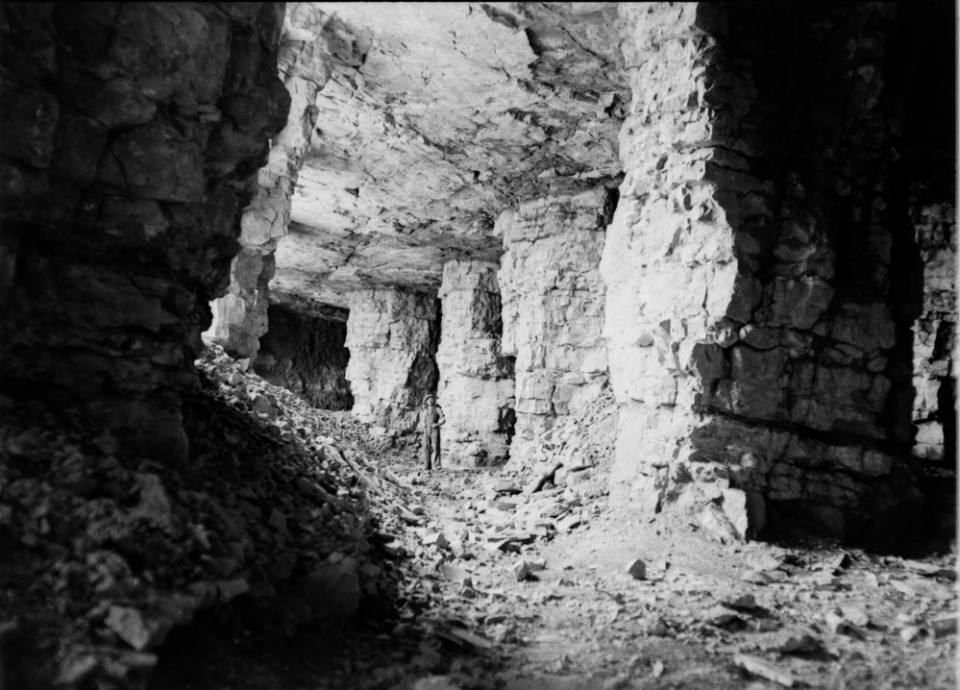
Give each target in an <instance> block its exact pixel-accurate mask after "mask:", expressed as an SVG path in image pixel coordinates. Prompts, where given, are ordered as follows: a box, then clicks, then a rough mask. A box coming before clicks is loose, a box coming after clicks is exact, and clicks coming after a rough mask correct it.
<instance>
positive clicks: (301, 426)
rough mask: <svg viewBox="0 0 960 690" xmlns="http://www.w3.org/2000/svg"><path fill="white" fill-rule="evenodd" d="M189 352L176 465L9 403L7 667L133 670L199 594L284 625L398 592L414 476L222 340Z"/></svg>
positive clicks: (24, 676) (200, 605)
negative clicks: (258, 372) (184, 454)
mask: <svg viewBox="0 0 960 690" xmlns="http://www.w3.org/2000/svg"><path fill="white" fill-rule="evenodd" d="M199 365H200V371H201V372H202V375H203V379H204V385H203V387H202V389H201V390H198V391H197V392H196V393H194V394H193V395H191V396H189V397H188V399H187V400H186V402H185V415H184V416H185V426H186V428H187V431H188V435H189V437H190V441H191V456H190V460H189V462H188V463H186V464H184V465H182V466H173V465H170V464H166V465H165V464H161V463H156V462H151V461H147V460H144V459H142V458H137V457H125V456H123V455H121V454H120V453H119V452H118V447H117V445H116V443H115V441H114V440H113V438H112V437H111V436H109V435H108V434H105V433H103V434H99V435H98V434H97V432H95V431H94V430H91V429H85V428H80V427H72V428H63V430H58V426H57V425H58V424H61V425H62V424H63V423H64V420H61V419H56V418H54V417H52V416H51V415H50V414H48V413H43V412H39V411H36V410H30V409H14V408H13V407H12V406H11V405H9V404H7V405H4V406H3V408H2V411H0V413H2V416H3V420H2V424H0V453H2V459H0V550H2V551H3V553H4V558H2V559H0V587H2V589H0V592H2V594H0V630H2V633H0V639H2V640H3V642H4V644H3V648H4V650H13V651H12V652H11V651H6V652H5V654H4V662H5V669H4V672H5V673H6V676H5V677H3V680H6V681H8V682H9V683H11V684H12V685H13V686H15V687H21V686H24V687H32V686H38V687H46V686H49V685H50V684H51V683H52V682H54V681H55V682H57V683H59V684H63V685H78V684H81V683H83V682H92V681H93V680H96V682H97V683H98V686H99V687H113V686H114V685H122V686H132V685H136V684H137V683H138V682H139V680H140V679H142V678H143V677H145V676H146V675H147V674H145V673H144V671H145V670H149V669H151V668H152V667H154V666H155V665H156V664H157V649H158V648H159V647H160V646H161V645H162V644H163V642H164V640H165V639H166V638H167V636H168V634H169V633H170V632H171V630H172V629H173V628H174V627H175V626H181V625H185V624H187V623H189V622H190V621H191V619H192V618H193V617H194V615H195V614H196V613H197V612H199V611H201V610H209V609H212V610H214V611H215V612H221V613H222V612H224V611H225V609H227V608H228V607H226V606H225V605H226V604H232V606H231V607H229V608H230V611H231V614H230V615H231V616H233V618H231V623H230V625H235V626H239V627H242V628H245V629H246V628H249V629H253V630H255V631H257V633H258V634H260V635H261V636H266V637H270V636H279V637H283V636H289V635H291V634H292V633H294V632H295V631H296V630H297V628H298V627H299V626H302V625H305V624H315V623H317V622H318V621H325V620H328V619H331V618H342V617H345V616H349V615H351V614H353V613H355V612H357V611H358V610H360V609H361V608H362V607H367V608H369V607H375V605H376V604H377V603H378V602H388V601H389V600H390V599H392V598H393V597H394V596H395V595H396V588H397V582H398V580H399V579H400V574H399V570H398V569H397V567H396V565H395V564H394V563H393V561H392V560H391V559H393V558H395V556H396V555H397V553H398V552H399V551H400V547H399V542H397V539H398V536H396V535H402V534H403V529H404V523H403V522H402V520H401V517H400V516H409V515H410V513H409V511H408V510H407V509H406V508H404V507H402V506H403V505H404V504H406V503H407V500H406V494H407V493H409V491H408V490H405V489H404V488H403V487H402V486H400V485H399V484H397V483H396V482H395V481H394V482H391V480H390V474H389V472H387V471H384V472H377V471H375V470H374V468H373V467H372V466H371V464H370V460H369V459H368V457H369V456H370V455H371V453H372V452H375V451H376V447H375V446H373V444H372V443H371V445H370V446H369V447H359V446H358V445H357V443H356V442H355V441H348V442H347V443H346V444H343V443H340V444H339V447H338V444H337V443H336V442H335V441H334V438H333V437H334V436H336V437H337V438H341V437H343V438H347V439H363V438H364V437H365V434H364V429H363V427H362V425H359V424H358V423H356V422H353V421H352V420H350V419H349V418H348V417H342V416H338V415H336V414H335V413H327V414H326V415H324V414H320V413H318V412H317V411H315V410H312V408H310V407H309V406H307V405H306V404H305V403H303V401H301V400H299V399H298V398H296V397H295V396H293V395H292V394H290V393H288V392H286V391H284V390H283V389H279V388H275V387H273V386H270V385H269V384H267V383H266V382H264V381H262V380H261V379H259V378H258V377H254V376H247V375H245V374H244V373H243V372H242V370H241V367H240V366H238V365H237V364H236V363H234V362H233V360H231V359H229V358H227V357H226V356H225V355H223V353H222V351H220V350H208V351H207V353H206V354H205V356H204V358H203V359H202V360H201V361H200V362H199ZM61 428H62V427H61ZM387 535H393V536H387ZM391 542H396V545H392V544H391ZM224 620H225V621H226V620H227V616H226V614H224Z"/></svg>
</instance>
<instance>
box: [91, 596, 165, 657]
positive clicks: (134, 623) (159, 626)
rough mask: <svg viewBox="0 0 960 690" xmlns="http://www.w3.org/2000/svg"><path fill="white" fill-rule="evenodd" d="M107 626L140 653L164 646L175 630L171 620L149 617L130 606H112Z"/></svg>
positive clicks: (108, 613) (108, 614)
mask: <svg viewBox="0 0 960 690" xmlns="http://www.w3.org/2000/svg"><path fill="white" fill-rule="evenodd" d="M105 624H106V626H107V627H108V628H110V629H111V630H113V631H114V632H115V633H116V634H117V635H118V636H119V637H120V639H121V640H123V641H124V642H126V643H127V644H128V645H130V646H131V647H133V648H134V649H135V650H137V651H138V652H142V651H143V650H145V649H155V648H156V647H159V646H160V645H161V644H163V641H164V640H166V639H167V635H169V634H170V631H171V630H172V629H173V624H174V621H173V620H171V619H169V618H163V617H153V616H147V615H145V614H144V613H142V612H141V611H140V610H139V609H135V608H132V607H128V606H111V607H110V609H109V611H108V612H107V618H106V621H105Z"/></svg>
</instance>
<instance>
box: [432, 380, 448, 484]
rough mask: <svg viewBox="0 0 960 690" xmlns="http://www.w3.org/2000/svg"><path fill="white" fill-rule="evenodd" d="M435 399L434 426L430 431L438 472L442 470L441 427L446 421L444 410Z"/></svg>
mask: <svg viewBox="0 0 960 690" xmlns="http://www.w3.org/2000/svg"><path fill="white" fill-rule="evenodd" d="M430 397H431V398H433V426H432V427H431V429H430V444H431V449H432V450H433V466H434V467H436V468H437V469H438V470H439V469H440V425H441V424H443V423H444V422H445V421H447V420H446V419H444V417H443V410H442V409H441V407H440V406H439V405H438V404H437V399H436V398H435V397H433V395H431V396H430Z"/></svg>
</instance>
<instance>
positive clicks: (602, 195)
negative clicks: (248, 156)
mask: <svg viewBox="0 0 960 690" xmlns="http://www.w3.org/2000/svg"><path fill="white" fill-rule="evenodd" d="M608 206H609V194H608V191H607V190H606V189H604V188H597V189H594V190H591V191H587V192H583V193H581V194H577V195H573V196H556V197H548V198H545V199H540V200H538V201H534V202H530V203H526V204H521V205H520V206H519V207H518V208H517V209H516V210H514V211H508V212H505V213H504V214H502V215H501V216H500V218H498V219H497V223H496V227H495V231H496V232H497V233H500V234H501V235H502V237H503V246H504V254H503V257H502V259H501V263H500V271H499V273H498V275H497V278H498V280H499V283H500V290H501V299H502V301H503V342H502V351H503V354H505V355H511V356H514V357H516V365H515V375H516V415H517V422H516V434H515V436H514V439H513V445H512V448H511V451H510V457H511V462H515V463H518V464H523V465H531V464H535V463H538V462H551V461H553V460H554V456H553V453H552V452H551V444H550V443H549V441H550V437H551V435H552V433H553V431H554V428H555V427H556V425H557V424H558V423H559V422H563V421H569V420H575V418H576V414H575V411H576V410H577V408H579V407H580V406H582V405H585V404H586V403H588V402H589V401H590V400H592V399H593V398H595V397H596V396H597V395H598V394H599V392H600V390H601V389H602V388H603V387H604V385H605V384H606V381H607V353H606V344H605V343H604V340H603V334H602V328H603V299H604V287H603V283H602V281H601V279H600V273H599V270H598V265H599V261H600V254H601V251H602V249H603V243H604V235H605V233H604V228H605V226H606V223H607V221H608V216H607V215H606V213H607V210H608Z"/></svg>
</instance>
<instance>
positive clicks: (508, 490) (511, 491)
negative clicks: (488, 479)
mask: <svg viewBox="0 0 960 690" xmlns="http://www.w3.org/2000/svg"><path fill="white" fill-rule="evenodd" d="M493 490H494V492H495V493H496V494H497V495H501V494H506V495H508V496H513V495H515V494H519V493H523V489H521V488H520V487H519V486H518V485H517V484H516V483H515V482H498V483H497V484H495V485H494V487H493Z"/></svg>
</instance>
